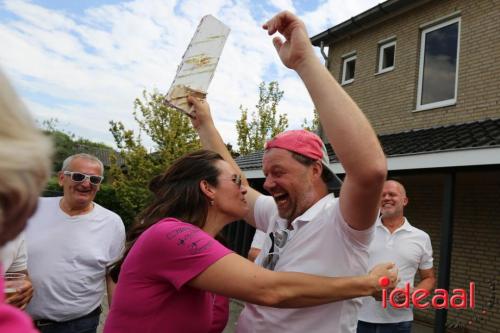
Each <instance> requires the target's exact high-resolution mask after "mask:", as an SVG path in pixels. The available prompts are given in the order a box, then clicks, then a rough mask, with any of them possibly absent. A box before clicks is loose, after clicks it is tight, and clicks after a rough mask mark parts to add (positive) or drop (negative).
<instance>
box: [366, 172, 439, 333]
mask: <svg viewBox="0 0 500 333" xmlns="http://www.w3.org/2000/svg"><path fill="white" fill-rule="evenodd" d="M407 204H408V198H407V197H406V190H405V188H404V187H403V185H402V184H401V183H399V182H397V181H395V180H388V181H386V182H385V184H384V190H383V192H382V199H381V204H380V213H381V217H380V219H379V220H378V221H377V222H376V224H375V237H374V239H373V241H372V243H371V245H370V249H369V251H370V261H369V264H368V265H369V267H370V268H371V267H373V266H374V265H375V264H377V263H379V262H381V261H392V262H394V263H396V266H397V267H398V269H399V278H400V282H399V284H398V287H399V288H403V287H404V286H405V285H406V283H409V284H410V287H411V288H412V289H413V280H414V277H415V274H416V273H417V271H418V273H419V274H420V278H421V281H420V283H419V284H418V285H417V286H416V287H415V288H418V289H426V290H428V291H429V292H430V291H432V290H433V289H434V285H435V283H436V279H435V277H434V269H433V265H432V261H433V259H432V246H431V239H430V237H429V235H428V234H427V233H425V232H424V231H422V230H420V229H417V228H415V227H414V226H412V225H411V224H410V223H409V222H408V220H407V219H406V218H405V217H404V215H403V214H404V207H405V206H406V205H407ZM410 295H411V291H410ZM412 321H413V311H412V308H411V307H410V308H394V307H392V306H391V305H390V302H387V307H386V308H383V307H382V302H381V301H376V300H375V299H374V298H373V297H366V298H363V306H362V307H361V311H360V313H359V322H358V330H357V333H392V332H403V333H405V332H406V333H410V332H411V322H412Z"/></svg>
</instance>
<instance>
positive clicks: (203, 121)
mask: <svg viewBox="0 0 500 333" xmlns="http://www.w3.org/2000/svg"><path fill="white" fill-rule="evenodd" d="M188 102H189V104H192V105H193V107H194V112H192V117H191V118H190V119H191V124H193V127H194V128H195V129H196V130H197V131H198V130H200V129H201V128H202V127H203V126H205V125H213V120H212V115H211V114H210V106H209V105H208V103H207V101H206V100H204V99H198V98H196V97H194V96H189V97H188Z"/></svg>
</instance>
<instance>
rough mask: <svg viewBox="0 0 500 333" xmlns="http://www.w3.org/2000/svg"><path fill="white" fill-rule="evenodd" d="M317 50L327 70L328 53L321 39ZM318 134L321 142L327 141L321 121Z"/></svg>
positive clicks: (328, 63)
mask: <svg viewBox="0 0 500 333" xmlns="http://www.w3.org/2000/svg"><path fill="white" fill-rule="evenodd" d="M319 51H320V52H321V55H322V56H323V59H325V66H326V69H327V70H328V71H330V69H329V65H330V62H329V61H328V55H327V54H326V52H325V42H324V41H321V43H320V46H319ZM318 135H319V137H320V138H321V140H323V142H328V139H327V138H326V135H325V132H323V126H322V125H321V122H320V123H319V127H318Z"/></svg>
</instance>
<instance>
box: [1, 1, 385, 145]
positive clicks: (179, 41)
mask: <svg viewBox="0 0 500 333" xmlns="http://www.w3.org/2000/svg"><path fill="white" fill-rule="evenodd" d="M379 2H382V0H323V1H320V0H298V1H292V0H269V1H258V0H257V1H256V0H248V1H246V0H236V1H234V0H205V1H200V0H180V1H178V0H135V1H118V0H32V1H26V0H5V1H0V68H1V69H2V70H3V71H4V72H5V73H6V74H7V76H8V77H9V78H10V79H11V80H12V82H13V84H14V87H15V88H16V90H17V92H18V94H19V95H20V97H21V98H22V100H23V101H24V103H25V104H26V105H27V106H28V109H29V110H30V111H31V113H32V114H33V116H34V118H35V119H36V120H37V121H38V122H40V123H41V122H42V121H43V120H48V119H57V121H58V125H57V126H58V128H59V129H62V130H65V131H67V132H70V133H73V134H75V135H76V136H77V137H82V138H86V139H90V140H93V141H97V142H103V143H106V144H109V145H114V142H113V137H112V135H111V133H110V132H109V121H110V120H114V121H122V122H123V123H124V124H125V126H126V127H127V128H130V129H134V130H137V125H136V123H135V121H134V118H133V114H132V112H133V102H134V99H135V98H137V97H141V95H142V91H143V90H146V91H150V92H152V91H153V90H155V89H156V90H157V91H159V92H165V93H166V92H167V91H168V88H169V87H170V84H171V83H172V81H173V79H174V76H175V73H176V69H177V66H178V65H179V63H180V61H181V59H182V55H183V54H184V52H185V50H186V47H187V46H188V44H189V41H190V40H191V37H192V36H193V34H194V31H195V29H196V27H197V25H198V23H199V21H200V19H201V18H202V17H203V16H205V15H207V14H212V15H213V16H215V17H216V18H218V19H219V20H220V21H222V22H224V23H225V24H226V25H227V26H229V28H230V29H231V32H230V34H229V38H228V40H227V42H226V45H225V47H224V50H223V52H222V55H221V58H220V60H219V64H218V67H217V70H216V72H215V74H214V78H213V81H212V83H211V85H210V87H209V89H208V97H207V99H208V102H209V103H210V106H211V110H212V115H213V118H214V121H215V124H216V126H217V128H218V129H219V131H220V132H221V134H222V137H223V139H224V141H226V142H230V143H232V144H233V145H236V142H237V133H236V128H235V124H236V120H238V119H239V118H240V110H239V106H240V105H242V106H244V107H246V108H248V109H249V110H250V111H252V110H254V106H255V104H256V103H257V101H258V86H259V84H260V82H262V81H265V82H267V83H268V82H270V81H273V80H276V81H278V83H279V85H280V88H281V89H282V90H283V91H284V97H283V99H282V101H281V102H280V104H279V107H278V112H280V113H286V114H287V116H288V119H289V128H290V129H293V128H300V126H301V124H302V123H303V121H304V119H305V118H307V119H308V120H309V121H311V120H312V117H313V116H312V110H313V108H314V107H313V105H312V102H311V101H310V98H309V96H308V94H307V91H306V89H305V87H304V86H303V84H302V82H301V81H300V79H299V78H298V76H297V75H296V73H295V72H294V71H292V70H289V69H287V68H285V67H284V66H283V65H282V64H281V62H280V60H279V58H278V56H277V54H276V51H275V50H274V47H273V46H272V42H271V37H269V36H268V35H267V33H266V31H264V30H262V28H261V26H262V24H263V23H264V22H266V21H267V20H268V19H269V18H271V17H272V16H273V15H274V14H276V13H278V12H279V11H281V10H289V11H291V12H293V13H295V14H297V15H298V16H299V17H301V19H302V20H303V21H304V22H305V24H306V27H307V29H308V33H309V35H310V36H314V35H316V34H318V33H320V32H323V31H324V30H326V29H328V28H331V27H332V26H334V25H336V24H339V23H341V22H343V21H345V20H347V19H349V18H351V17H352V16H355V15H357V14H360V13H361V12H363V11H365V10H367V9H369V8H371V7H373V6H375V5H377V4H378V3H379ZM316 49H317V51H318V52H317V54H318V56H320V54H319V49H318V48H316ZM144 144H145V145H146V146H148V147H150V148H151V149H154V147H153V146H152V144H151V142H150V141H149V140H148V139H147V138H146V139H145V141H144Z"/></svg>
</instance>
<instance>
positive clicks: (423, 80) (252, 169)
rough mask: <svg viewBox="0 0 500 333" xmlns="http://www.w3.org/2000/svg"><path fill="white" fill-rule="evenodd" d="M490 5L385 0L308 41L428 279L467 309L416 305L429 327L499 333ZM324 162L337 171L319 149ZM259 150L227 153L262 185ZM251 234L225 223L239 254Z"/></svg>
mask: <svg viewBox="0 0 500 333" xmlns="http://www.w3.org/2000/svg"><path fill="white" fill-rule="evenodd" d="M499 21H500V1H498V0H477V1H470V0H388V1H386V2H383V3H381V4H379V5H377V6H375V7H373V8H371V9H369V10H367V11H365V12H363V13H361V14H359V15H357V16H355V17H353V18H351V19H350V20H348V21H345V22H343V23H340V24H338V25H336V26H334V27H332V28H330V29H328V30H326V31H324V32H322V33H320V34H318V35H316V36H314V37H312V38H311V40H312V42H313V44H314V45H315V46H318V47H320V48H321V50H322V51H323V54H324V55H325V57H326V53H325V52H324V51H325V48H326V47H327V48H328V55H327V57H326V59H325V60H326V65H327V67H328V69H329V70H330V72H331V73H332V75H333V76H334V77H335V78H336V79H337V81H338V82H339V83H341V84H342V85H343V87H344V89H345V90H346V91H347V92H348V93H349V94H350V95H351V96H352V97H353V99H354V100H355V101H356V102H357V103H358V105H359V106H360V107H361V109H362V110H363V111H364V113H365V114H366V115H367V117H368V118H369V120H370V122H371V123H372V125H373V127H374V128H375V130H376V132H377V134H378V135H379V138H380V141H381V143H382V146H383V147H384V151H385V152H386V155H387V158H388V166H389V176H390V177H393V178H398V179H399V180H400V181H401V182H402V183H403V184H405V186H406V188H407V192H408V197H409V199H410V203H409V205H408V206H407V209H406V210H405V215H406V216H407V217H408V219H409V221H410V222H411V223H412V224H414V225H415V226H416V227H418V228H421V229H423V230H425V231H426V232H428V233H429V234H430V236H431V239H432V243H433V248H434V264H435V265H434V267H435V269H436V273H437V277H438V287H439V288H444V289H447V290H449V291H450V292H451V291H452V290H453V289H454V288H466V287H468V285H469V281H474V282H475V283H476V293H475V296H476V306H475V308H474V309H465V310H464V309H463V310H456V309H449V310H448V311H445V310H436V311H435V310H432V309H427V310H415V311H414V313H415V320H416V321H419V322H421V323H424V324H428V325H429V326H433V327H434V331H435V332H445V331H453V332H456V331H460V332H481V333H486V332H492V333H493V332H500V295H497V293H498V289H500V241H499V239H500V217H499V215H500V23H499ZM329 154H330V160H331V161H332V166H333V167H334V168H335V169H336V170H337V172H338V173H339V175H342V174H343V169H342V167H341V166H340V164H339V163H337V160H336V159H335V155H334V152H333V151H331V148H330V147H329ZM261 160H262V152H257V153H254V154H251V155H247V156H241V157H239V158H238V159H237V162H238V164H239V165H240V167H241V168H242V169H243V170H244V171H245V174H246V175H247V177H248V178H249V179H250V180H251V182H252V185H253V186H255V187H256V188H261V186H262V183H263V174H262V172H261ZM252 232H253V230H251V229H250V228H248V227H245V226H243V225H242V224H234V225H233V226H231V227H230V229H229V230H228V233H229V235H230V238H232V239H233V241H234V245H235V248H236V250H238V251H239V252H240V253H243V254H245V251H246V250H248V246H249V241H250V239H251V235H252Z"/></svg>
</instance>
